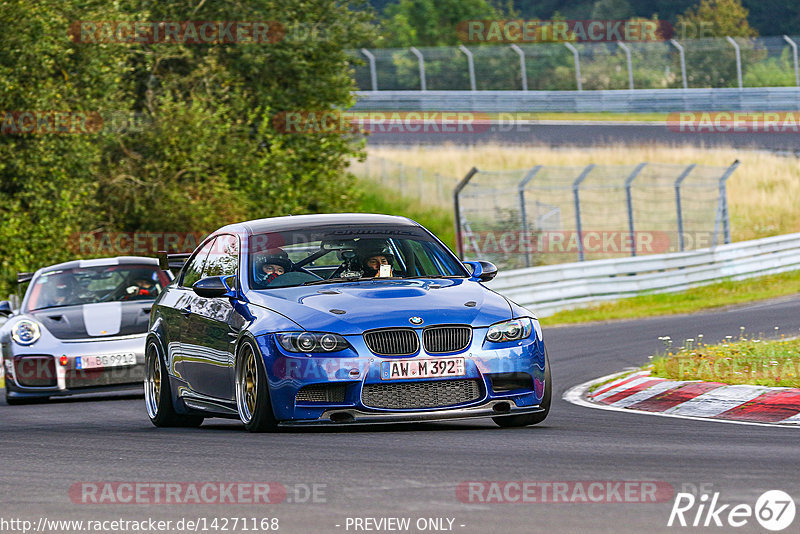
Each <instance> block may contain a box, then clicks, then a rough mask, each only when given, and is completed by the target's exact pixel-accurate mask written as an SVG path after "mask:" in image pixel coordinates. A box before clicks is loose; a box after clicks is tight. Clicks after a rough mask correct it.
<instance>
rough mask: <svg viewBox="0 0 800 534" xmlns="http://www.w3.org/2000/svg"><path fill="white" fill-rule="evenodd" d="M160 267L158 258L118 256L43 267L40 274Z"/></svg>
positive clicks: (39, 271)
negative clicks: (85, 268)
mask: <svg viewBox="0 0 800 534" xmlns="http://www.w3.org/2000/svg"><path fill="white" fill-rule="evenodd" d="M134 264H135V265H142V264H145V265H158V260H157V259H156V258H148V257H146V256H117V257H116V258H95V259H91V260H72V261H66V262H64V263H57V264H55V265H48V266H47V267H42V268H41V269H39V270H38V271H37V272H38V273H48V272H50V271H58V270H61V269H81V268H84V267H106V266H112V265H134Z"/></svg>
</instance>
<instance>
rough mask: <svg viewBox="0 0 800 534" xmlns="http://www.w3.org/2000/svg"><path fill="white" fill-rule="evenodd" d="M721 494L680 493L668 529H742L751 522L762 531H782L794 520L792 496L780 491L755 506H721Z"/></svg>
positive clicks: (740, 504) (766, 493) (767, 493)
mask: <svg viewBox="0 0 800 534" xmlns="http://www.w3.org/2000/svg"><path fill="white" fill-rule="evenodd" d="M719 495H720V494H719V492H718V491H716V492H714V493H713V494H709V493H707V492H702V493H701V494H700V496H699V497H698V496H695V495H694V494H692V493H683V492H681V493H678V494H677V495H676V496H675V502H674V504H673V505H672V511H671V512H670V514H669V521H667V526H669V527H671V526H680V527H690V526H691V527H734V528H737V527H743V526H745V525H747V524H749V523H750V522H751V520H752V519H754V518H755V520H756V521H757V522H758V524H760V525H761V526H762V527H763V528H765V529H767V530H771V531H780V530H783V529H785V528H786V527H788V526H789V525H791V524H792V522H793V521H794V516H795V505H794V500H793V499H792V497H791V496H790V495H789V494H788V493H786V492H785V491H781V490H769V491H765V492H764V493H762V494H761V495H760V496H759V497H758V499H756V502H755V506H751V505H750V504H747V503H739V504H730V503H728V504H722V503H720V502H719Z"/></svg>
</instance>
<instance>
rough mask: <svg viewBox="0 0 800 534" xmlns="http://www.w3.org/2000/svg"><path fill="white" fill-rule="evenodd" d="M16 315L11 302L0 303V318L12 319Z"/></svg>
mask: <svg viewBox="0 0 800 534" xmlns="http://www.w3.org/2000/svg"><path fill="white" fill-rule="evenodd" d="M12 315H14V310H13V309H12V308H11V302H9V301H7V300H4V301H2V302H0V317H10V316H12Z"/></svg>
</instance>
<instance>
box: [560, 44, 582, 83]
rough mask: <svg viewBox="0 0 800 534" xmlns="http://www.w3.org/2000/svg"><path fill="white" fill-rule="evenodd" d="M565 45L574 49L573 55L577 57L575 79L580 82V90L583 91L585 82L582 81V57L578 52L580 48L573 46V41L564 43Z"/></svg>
mask: <svg viewBox="0 0 800 534" xmlns="http://www.w3.org/2000/svg"><path fill="white" fill-rule="evenodd" d="M564 45H565V46H566V47H567V48H569V49H570V50H572V55H573V56H574V57H575V81H576V82H578V91H583V84H582V83H581V58H580V55H579V54H578V49H577V48H575V47H574V46H572V43H564Z"/></svg>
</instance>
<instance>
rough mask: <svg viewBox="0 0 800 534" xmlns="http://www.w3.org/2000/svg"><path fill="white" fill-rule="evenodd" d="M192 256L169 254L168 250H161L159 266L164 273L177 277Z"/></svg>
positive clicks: (189, 253) (187, 253) (182, 253)
mask: <svg viewBox="0 0 800 534" xmlns="http://www.w3.org/2000/svg"><path fill="white" fill-rule="evenodd" d="M191 255H192V253H191V252H181V253H168V252H167V251H166V250H159V251H158V266H159V268H160V269H161V270H162V271H169V272H171V273H172V274H174V275H176V276H177V274H178V273H179V272H180V270H181V269H183V264H184V263H186V260H188V259H189V256H191Z"/></svg>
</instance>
